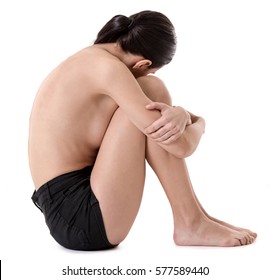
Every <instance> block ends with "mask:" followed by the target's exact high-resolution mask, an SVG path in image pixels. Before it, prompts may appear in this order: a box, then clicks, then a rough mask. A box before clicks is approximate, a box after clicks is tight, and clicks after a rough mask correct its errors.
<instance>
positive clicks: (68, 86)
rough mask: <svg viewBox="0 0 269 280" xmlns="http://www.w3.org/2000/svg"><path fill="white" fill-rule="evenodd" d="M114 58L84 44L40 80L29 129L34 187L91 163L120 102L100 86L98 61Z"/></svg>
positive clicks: (100, 66)
mask: <svg viewBox="0 0 269 280" xmlns="http://www.w3.org/2000/svg"><path fill="white" fill-rule="evenodd" d="M96 57H99V59H96ZM115 59H116V58H114V57H113V56H111V55H110V54H109V53H107V52H105V51H104V50H100V49H96V48H92V47H89V48H86V49H83V50H82V51H80V52H78V53H77V54H75V55H74V56H71V57H70V58H68V59H67V60H66V61H64V62H63V63H62V64H60V65H59V66H58V67H57V68H56V69H55V70H53V71H52V72H51V73H50V75H49V76H48V77H47V78H46V80H45V81H44V82H43V84H42V85H41V87H40V89H39V91H38V94H37V96H36V99H35V102H34V105H33V109H32V113H31V118H30V133H29V161H30V169H31V173H32V177H33V181H34V184H35V187H36V189H38V188H39V187H40V186H41V185H43V184H44V183H46V182H47V181H49V180H50V179H52V178H54V177H56V176H58V175H61V174H63V173H66V172H69V171H73V170H78V169H80V168H83V167H85V166H87V165H93V164H94V162H95V159H96V155H97V152H98V149H99V147H100V143H101V141H102V138H103V136H104V134H105V131H106V129H107V126H108V124H109V122H110V119H111V117H112V115H113V114H114V112H115V110H116V109H117V107H118V106H117V104H116V103H115V102H114V101H113V99H112V98H111V97H109V96H108V95H104V94H102V89H101V88H100V86H99V84H100V83H101V82H102V81H101V79H102V75H101V74H102V67H104V65H102V64H106V63H109V61H110V60H115ZM102 61H104V63H103V62H102ZM103 85H104V86H106V85H105V82H103Z"/></svg>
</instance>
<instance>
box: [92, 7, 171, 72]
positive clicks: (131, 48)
mask: <svg viewBox="0 0 269 280" xmlns="http://www.w3.org/2000/svg"><path fill="white" fill-rule="evenodd" d="M114 42H119V44H120V46H121V48H122V49H123V50H124V51H126V52H130V53H132V54H136V55H142V56H143V57H144V58H146V59H149V60H151V62H152V65H151V66H150V68H159V67H162V66H164V65H165V64H168V63H169V62H170V61H171V60H172V58H173V56H174V54H175V51H176V35H175V30H174V26H173V25H172V23H171V21H170V20H169V19H168V18H167V17H166V16H165V15H163V14H161V13H159V12H153V11H143V12H140V13H137V14H134V15H132V16H130V17H126V16H124V15H117V16H114V17H113V18H112V19H111V20H110V21H108V22H107V23H106V24H105V26H104V27H103V28H102V29H101V30H100V32H99V33H98V35H97V39H96V40H95V42H94V44H105V43H114Z"/></svg>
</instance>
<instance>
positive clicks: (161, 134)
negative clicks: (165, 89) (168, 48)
mask: <svg viewBox="0 0 269 280" xmlns="http://www.w3.org/2000/svg"><path fill="white" fill-rule="evenodd" d="M114 73H117V75H116V76H115V74H114ZM119 77H121V79H119ZM104 80H105V81H107V88H104V89H103V91H104V92H106V94H108V95H109V96H111V97H112V98H113V99H114V100H115V102H116V103H117V104H118V105H119V107H121V108H122V109H123V110H124V111H125V113H126V114H127V115H128V117H129V119H130V120H131V121H132V122H133V123H134V125H136V126H137V127H138V128H139V129H140V130H141V131H142V132H143V133H144V134H145V135H146V136H147V137H149V138H150V139H151V140H153V141H155V142H156V143H158V144H159V145H160V146H161V147H162V148H163V149H165V150H166V151H168V152H169V153H171V154H172V155H174V156H176V157H178V158H185V157H188V156H190V155H191V154H192V153H193V152H194V151H195V150H196V148H197V146H198V144H199V142H200V139H201V137H202V134H203V133H204V130H205V121H204V119H203V118H201V117H198V116H195V115H193V114H191V113H189V112H187V111H186V110H185V109H184V108H182V107H175V108H174V107H173V106H170V105H167V104H165V103H160V102H152V101H151V100H150V98H149V97H148V96H146V94H145V93H144V92H143V91H142V89H141V87H140V86H139V84H138V82H137V81H136V79H135V78H134V77H133V76H132V74H131V73H130V71H129V70H128V69H126V68H124V67H122V66H121V65H118V66H117V65H114V67H113V69H112V71H108V75H107V76H106V79H104ZM158 81H159V82H158ZM156 83H157V85H156V89H157V88H158V89H159V88H162V86H163V84H162V83H161V81H160V80H158V79H157V78H156ZM158 83H159V84H158Z"/></svg>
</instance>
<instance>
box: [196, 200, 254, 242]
mask: <svg viewBox="0 0 269 280" xmlns="http://www.w3.org/2000/svg"><path fill="white" fill-rule="evenodd" d="M195 199H196V202H197V204H198V206H199V208H200V210H201V211H202V213H204V215H205V216H206V217H207V218H208V219H210V220H212V221H214V222H215V223H218V224H221V225H223V226H225V227H227V228H230V229H232V230H236V231H239V232H243V233H248V234H249V235H250V236H252V237H254V238H256V237H257V233H255V232H253V231H251V230H249V229H245V228H241V227H236V226H233V225H231V224H228V223H226V222H223V221H221V220H219V219H216V218H214V217H212V216H210V215H209V214H207V212H206V211H205V209H204V208H203V206H202V205H201V203H200V202H199V200H198V199H197V197H196V196H195Z"/></svg>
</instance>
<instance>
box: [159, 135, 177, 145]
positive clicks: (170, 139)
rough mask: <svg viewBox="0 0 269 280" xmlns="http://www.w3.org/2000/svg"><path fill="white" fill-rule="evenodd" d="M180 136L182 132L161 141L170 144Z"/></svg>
mask: <svg viewBox="0 0 269 280" xmlns="http://www.w3.org/2000/svg"><path fill="white" fill-rule="evenodd" d="M179 137H180V134H179V133H177V134H173V135H172V136H171V137H169V138H167V139H166V140H164V141H162V142H161V143H162V144H164V145H169V144H171V143H173V142H174V141H176V140H177V139H178V138H179Z"/></svg>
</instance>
